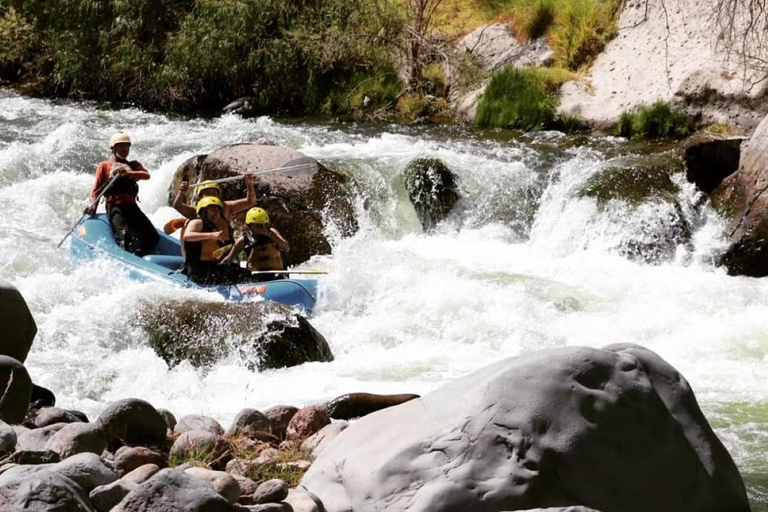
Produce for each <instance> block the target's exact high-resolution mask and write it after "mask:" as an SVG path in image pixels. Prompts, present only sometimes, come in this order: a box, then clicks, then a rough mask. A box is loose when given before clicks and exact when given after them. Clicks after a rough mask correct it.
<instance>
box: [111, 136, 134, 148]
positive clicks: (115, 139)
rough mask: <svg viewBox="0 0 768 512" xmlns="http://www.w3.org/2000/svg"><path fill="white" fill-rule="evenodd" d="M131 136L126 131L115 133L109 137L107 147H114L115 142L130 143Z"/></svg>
mask: <svg viewBox="0 0 768 512" xmlns="http://www.w3.org/2000/svg"><path fill="white" fill-rule="evenodd" d="M130 143H131V138H130V137H129V136H128V134H127V133H122V132H120V133H116V134H114V135H113V136H111V137H110V138H109V149H112V148H114V147H115V144H130Z"/></svg>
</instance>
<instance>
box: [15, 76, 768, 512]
mask: <svg viewBox="0 0 768 512" xmlns="http://www.w3.org/2000/svg"><path fill="white" fill-rule="evenodd" d="M121 130H125V131H127V132H128V133H129V134H130V136H131V138H132V139H133V141H134V144H133V147H132V152H131V157H132V158H136V159H138V160H139V161H141V162H142V163H143V164H144V166H145V167H146V168H147V169H149V170H150V171H151V173H152V179H151V180H149V181H148V182H142V183H141V186H140V194H139V197H140V199H141V203H140V205H141V207H142V209H143V210H144V211H145V212H147V213H148V214H149V216H150V218H151V219H152V220H153V222H154V223H155V224H156V225H158V226H160V225H162V224H163V223H164V222H165V221H166V220H168V219H170V218H172V217H173V216H174V213H173V210H171V209H170V208H168V207H167V195H168V192H167V190H168V186H169V184H170V182H171V179H172V176H173V173H174V171H175V170H176V168H177V167H178V166H179V165H180V164H181V163H182V162H183V161H185V160H186V159H188V158H190V157H192V156H195V155H198V154H206V153H209V152H211V151H213V150H215V149H217V148H219V147H221V146H224V145H228V144H233V143H240V142H258V143H263V142H270V143H277V144H280V145H284V146H288V147H291V148H293V149H297V150H299V151H302V152H304V153H306V154H307V155H309V156H312V157H314V158H317V159H318V160H320V161H321V162H323V163H324V164H325V165H327V166H329V167H332V168H337V169H341V170H343V171H344V172H346V173H349V175H350V176H351V177H352V179H353V183H354V187H355V191H356V194H357V198H358V199H357V214H358V218H359V221H360V226H361V228H360V231H359V232H358V233H357V234H356V235H355V236H353V237H351V238H347V239H343V238H341V237H340V236H339V235H338V233H336V232H335V231H334V229H333V228H332V227H331V228H329V231H328V233H327V235H328V237H329V238H330V240H331V241H332V245H333V255H332V256H323V257H316V258H314V259H313V260H312V261H310V262H308V263H307V264H305V265H304V267H305V268H318V269H327V270H328V271H329V273H328V275H327V276H324V277H322V278H321V284H320V287H321V297H320V301H319V303H318V308H317V311H316V315H315V317H314V318H313V319H312V320H311V322H312V324H313V325H314V327H315V328H316V329H317V330H318V331H320V332H321V333H322V334H323V336H325V338H326V339H327V341H328V343H329V345H330V347H331V349H332V351H333V353H334V355H335V357H336V359H335V361H333V362H332V363H310V364H305V365H302V366H300V367H295V368H288V369H281V370H272V371H267V372H263V373H252V372H249V371H248V370H247V369H246V368H245V367H244V366H243V365H242V364H240V362H239V361H238V360H237V359H236V358H233V359H231V360H227V361H222V362H220V363H218V364H216V365H215V366H214V367H213V368H210V369H209V370H206V371H203V370H195V369H194V368H192V367H191V366H187V365H181V366H179V367H176V368H174V369H168V367H167V365H166V364H165V363H164V362H163V361H162V360H161V359H160V358H159V357H157V356H156V355H155V354H154V352H153V351H152V350H151V349H149V348H148V347H147V346H146V336H145V334H144V333H143V332H142V331H141V330H140V329H139V328H137V327H136V326H135V325H132V324H131V319H130V315H128V314H126V312H128V311H132V310H133V309H134V308H136V307H137V305H138V304H139V302H140V301H141V300H156V301H162V300H169V299H174V298H182V297H188V296H190V295H192V294H194V293H200V292H192V291H184V290H177V289H171V288H168V287H166V286H163V285H159V284H152V283H149V284H137V283H134V282H132V281H130V280H128V279H127V278H126V277H124V276H123V275H121V274H120V272H119V271H118V270H117V269H116V268H115V267H113V266H112V265H111V264H110V263H109V262H106V261H98V262H96V263H93V264H90V265H88V266H85V267H80V268H72V267H71V265H70V263H69V259H68V250H67V248H68V243H65V244H64V248H63V249H59V250H57V249H55V247H54V246H55V244H56V243H57V242H58V241H59V240H60V239H61V237H62V236H63V235H64V234H65V233H66V231H67V229H68V228H69V227H70V226H71V224H72V223H73V222H74V221H75V220H76V219H77V218H78V217H79V216H80V214H81V212H82V209H83V208H84V207H85V205H86V204H87V198H88V196H89V193H90V188H91V186H92V184H93V173H94V170H95V167H96V164H97V163H98V162H99V161H100V160H102V159H104V158H106V157H107V156H108V152H107V147H106V141H107V140H108V138H109V136H110V135H111V134H112V133H113V132H116V131H121ZM567 141H568V139H567V138H566V137H564V136H563V135H561V134H557V133H554V132H550V133H542V134H537V135H533V136H515V137H512V136H507V135H505V134H502V133H499V132H479V131H474V130H471V129H465V128H457V127H442V128H425V127H420V128H411V127H402V126H389V125H386V126H384V125H382V126H357V125H354V124H345V123H338V122H333V121H327V122H323V123H301V122H291V121H283V122H280V121H276V120H272V119H268V118H259V119H253V120H243V119H240V118H238V117H235V116H223V117H218V118H211V119H186V118H174V117H170V116H164V115H158V114H152V113H146V112H143V111H141V110H138V109H135V108H123V109H109V108H105V107H102V106H99V105H96V104H88V103H68V102H53V101H45V100H37V99H29V98H24V97H21V96H18V95H16V94H14V93H11V92H8V91H2V90H0V205H2V207H3V215H1V216H0V256H1V257H0V277H1V278H3V279H6V280H8V281H10V282H12V283H13V284H14V285H16V286H17V287H18V288H19V290H20V291H21V292H22V294H23V295H24V297H25V298H26V300H27V302H28V304H29V306H30V308H31V310H32V313H33V315H34V317H35V319H36V321H37V325H38V334H37V338H36V339H35V343H34V345H33V347H32V350H31V352H30V354H29V358H28V360H27V362H26V366H27V367H28V369H29V371H30V374H31V376H32V378H33V380H34V381H35V382H36V383H38V384H40V385H43V386H45V387H47V388H49V389H51V390H53V391H54V392H55V393H56V396H57V399H58V404H57V405H61V406H63V407H68V408H74V409H79V410H82V411H84V412H85V413H86V414H88V416H89V417H94V416H95V415H97V414H98V413H99V412H100V411H101V410H102V409H103V408H104V407H105V405H106V404H108V403H109V402H111V401H113V400H116V399H120V398H125V397H139V398H143V399H146V400H147V401H149V402H151V403H152V404H153V405H155V406H156V407H164V408H167V409H170V410H171V411H173V412H174V413H175V414H176V415H177V416H179V415H183V414H187V413H200V414H205V415H208V416H212V417H214V418H216V419H218V420H220V421H221V422H222V423H223V424H227V423H228V422H230V421H231V420H232V418H233V417H234V415H235V414H236V413H237V412H238V411H239V410H240V409H241V408H244V407H254V408H266V407H269V406H272V405H275V404H293V405H297V406H302V405H307V404H314V403H320V402H323V401H325V400H328V399H331V398H334V397H336V396H338V395H341V394H344V393H350V392H358V391H365V392H374V393H427V392H429V391H431V390H433V389H435V388H437V387H438V386H440V385H442V384H444V383H446V382H448V381H450V380H452V379H454V378H456V377H459V376H462V375H464V374H466V373H469V372H471V371H474V370H477V369H478V368H480V367H482V366H484V365H486V364H489V363H492V362H494V361H497V360H498V359H500V358H504V357H510V356H515V355H518V354H523V353H527V352H531V351H534V350H539V349H543V348H551V347H561V346H571V345H585V346H591V347H602V346H605V345H607V344H610V343H624V342H629V343H637V344H640V345H643V346H646V347H648V348H650V349H652V350H654V351H656V352H658V353H659V354H660V355H661V356H662V357H664V358H665V359H666V360H667V361H669V362H670V363H671V364H672V365H674V366H675V367H676V368H677V369H678V370H680V371H681V372H682V374H683V375H684V376H685V377H686V378H687V379H688V380H689V382H690V384H691V386H692V388H693V390H694V392H695V393H696V396H697V398H698V400H699V402H700V404H701V406H702V409H703V410H704V412H705V414H706V416H707V417H708V419H709V420H710V422H712V424H713V426H715V428H716V431H717V433H718V435H719V436H720V437H721V439H722V440H723V441H724V443H725V444H726V446H727V448H728V449H729V451H730V452H731V454H732V455H733V457H734V459H735V460H736V461H737V464H738V465H739V467H740V469H741V470H742V473H744V474H745V475H746V478H747V481H748V485H749V486H750V496H751V497H752V499H753V500H758V501H759V500H762V499H764V498H766V495H767V493H768V491H766V489H768V483H767V482H768V371H766V363H767V362H768V320H767V319H768V314H767V313H768V279H754V278H746V277H730V276H727V275H726V273H725V272H724V271H723V269H720V268H716V267H715V266H714V265H713V261H714V259H715V258H716V256H717V254H718V253H719V252H720V251H722V249H723V247H724V246H725V242H724V240H723V239H722V237H721V235H720V233H721V230H722V226H723V224H722V220H721V219H720V218H718V217H717V216H716V215H715V214H714V213H713V212H712V211H711V210H710V209H709V207H708V206H706V205H705V206H704V207H703V208H694V207H693V206H692V205H694V204H698V203H699V202H700V201H701V197H700V196H699V195H698V193H697V192H696V191H695V190H694V188H693V187H692V186H691V185H689V184H687V183H685V182H684V179H681V180H680V181H679V183H678V185H679V186H680V190H681V192H680V194H679V198H678V199H679V202H680V203H681V204H682V205H683V206H684V208H683V209H684V210H685V214H686V215H687V216H689V217H690V218H689V219H688V220H689V221H690V224H691V226H692V227H693V229H694V233H693V236H692V241H691V243H690V244H687V245H686V246H682V245H681V246H680V247H678V248H677V249H676V250H675V253H674V254H673V255H672V256H671V257H669V258H666V259H664V260H662V261H660V262H657V263H656V264H646V263H642V262H635V261H630V260H629V259H627V258H626V257H625V256H623V255H622V254H621V253H620V251H618V250H617V247H619V246H620V244H621V242H622V241H623V240H626V239H627V238H629V237H638V236H641V237H642V236H645V235H644V234H645V233H646V232H647V234H648V236H649V237H650V236H654V234H655V233H657V232H658V230H659V229H663V225H662V224H663V219H665V218H667V217H666V215H668V212H666V211H665V210H664V208H665V206H664V205H662V204H650V205H644V206H642V207H639V208H630V207H628V206H627V205H625V204H623V203H621V202H612V203H611V204H608V205H607V206H604V207H600V206H599V205H598V204H597V203H596V202H595V200H594V199H591V198H585V197H579V196H578V195H577V194H575V192H574V191H575V190H576V189H577V188H578V185H579V184H581V183H583V182H584V180H585V179H587V178H588V177H589V176H591V175H592V174H593V173H595V172H596V170H597V169H599V168H600V166H601V165H604V164H605V162H606V160H607V159H609V158H611V157H612V156H611V155H614V154H617V153H621V152H622V151H628V149H625V148H626V141H623V140H622V139H617V138H612V137H602V138H591V139H589V141H588V143H586V144H566V142H567ZM420 157H435V158H440V159H441V160H443V162H445V163H446V164H447V165H448V166H449V167H450V168H451V169H452V170H453V171H454V172H455V173H456V174H457V175H458V176H459V179H460V191H461V195H462V200H461V202H460V204H459V206H458V208H457V210H456V213H455V215H454V216H453V217H452V218H451V219H449V220H448V221H447V222H444V223H443V224H441V225H440V226H439V228H438V230H437V231H436V232H434V233H430V234H425V233H423V232H422V230H421V228H420V225H419V222H418V219H417V217H416V214H415V212H414V210H413V208H412V206H411V205H410V203H409V202H408V200H407V197H406V194H405V184H404V179H403V176H402V172H403V169H404V168H405V166H406V165H407V164H408V163H409V162H410V161H411V160H413V159H414V158H420ZM660 226H661V227H660ZM638 234H639V235H638Z"/></svg>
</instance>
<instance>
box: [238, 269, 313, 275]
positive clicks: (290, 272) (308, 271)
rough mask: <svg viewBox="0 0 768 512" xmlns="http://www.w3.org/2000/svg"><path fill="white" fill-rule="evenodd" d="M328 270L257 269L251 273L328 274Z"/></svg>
mask: <svg viewBox="0 0 768 512" xmlns="http://www.w3.org/2000/svg"><path fill="white" fill-rule="evenodd" d="M327 273H328V271H327V270H256V271H253V272H251V274H254V275H257V274H327Z"/></svg>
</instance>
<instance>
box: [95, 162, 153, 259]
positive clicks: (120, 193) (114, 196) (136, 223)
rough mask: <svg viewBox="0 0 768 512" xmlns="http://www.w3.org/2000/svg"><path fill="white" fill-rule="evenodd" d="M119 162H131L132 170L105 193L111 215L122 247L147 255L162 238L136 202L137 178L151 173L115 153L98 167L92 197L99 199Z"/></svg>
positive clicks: (138, 254)
mask: <svg viewBox="0 0 768 512" xmlns="http://www.w3.org/2000/svg"><path fill="white" fill-rule="evenodd" d="M116 162H120V163H123V164H125V165H128V166H129V167H130V168H131V170H130V171H128V172H126V173H125V174H124V175H122V176H120V177H119V178H117V179H116V180H115V181H114V182H112V185H110V187H109V189H107V191H106V193H105V194H104V197H105V199H106V203H107V217H108V218H109V223H110V225H111V226H112V230H113V231H114V233H115V240H116V241H117V243H118V244H119V245H120V247H122V248H123V249H125V250H126V251H129V252H132V253H134V254H136V255H137V256H144V255H146V254H149V253H150V252H151V251H152V249H153V248H154V247H155V244H157V242H158V240H160V235H158V234H157V230H156V229H155V226H153V225H152V222H151V221H150V220H149V219H148V218H147V216H146V215H144V212H142V211H141V208H139V205H137V204H136V198H137V197H138V195H139V184H138V183H137V180H148V179H149V172H148V171H147V170H146V169H144V167H143V166H142V165H141V164H140V163H139V162H137V161H135V160H134V161H131V162H128V161H125V160H119V159H117V158H116V157H115V156H114V155H113V156H112V157H110V159H109V160H105V161H103V162H101V163H100V164H99V166H98V168H97V169H96V182H95V183H94V185H93V191H92V193H91V199H96V197H97V196H98V195H99V192H101V189H102V187H105V186H107V184H108V183H109V182H110V180H111V178H110V172H111V171H112V165H113V164H115V163H116Z"/></svg>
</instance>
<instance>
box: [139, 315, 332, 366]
mask: <svg viewBox="0 0 768 512" xmlns="http://www.w3.org/2000/svg"><path fill="white" fill-rule="evenodd" d="M137 309H138V311H139V314H138V318H137V322H138V324H139V325H140V326H141V327H142V328H143V329H144V331H145V332H146V333H147V335H148V337H149V345H150V346H151V347H152V349H153V350H154V351H155V353H157V355H158V356H160V357H161V358H162V359H163V360H164V361H165V362H166V363H168V365H169V366H171V367H174V366H176V365H178V364H180V363H182V362H184V361H188V362H189V363H191V364H192V366H194V367H197V368H206V367H209V366H211V365H213V364H214V363H215V362H216V361H218V360H220V359H223V358H225V357H227V356H230V355H232V354H234V355H236V356H237V359H238V360H239V361H242V363H243V364H244V365H245V366H246V367H247V368H248V369H249V370H251V371H261V370H266V369H272V368H284V367H289V366H296V365H300V364H303V363H306V362H310V361H322V362H327V361H332V360H333V354H332V353H331V349H330V347H329V346H328V342H327V341H326V340H325V338H324V337H323V336H322V335H321V334H320V333H319V332H318V331H317V330H316V329H315V328H314V327H312V325H311V324H310V323H309V321H308V320H307V319H306V318H304V317H303V316H301V315H300V314H299V313H298V312H296V310H294V309H293V308H291V307H289V306H286V305H285V304H279V303H277V302H274V301H259V302H247V303H231V302H201V301H196V300H185V301H169V302H157V301H152V302H149V301H147V302H141V303H140V305H139V307H138V308H137Z"/></svg>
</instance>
